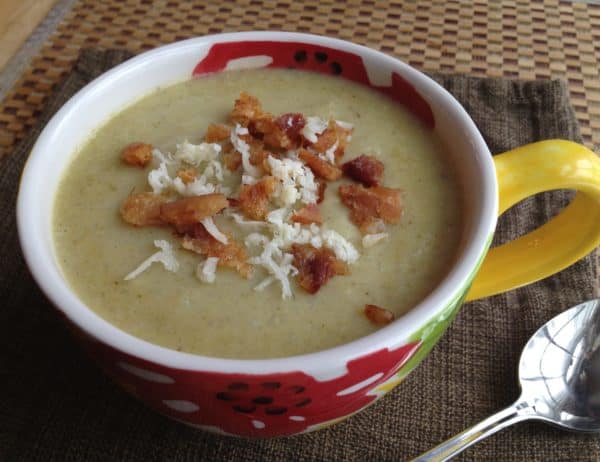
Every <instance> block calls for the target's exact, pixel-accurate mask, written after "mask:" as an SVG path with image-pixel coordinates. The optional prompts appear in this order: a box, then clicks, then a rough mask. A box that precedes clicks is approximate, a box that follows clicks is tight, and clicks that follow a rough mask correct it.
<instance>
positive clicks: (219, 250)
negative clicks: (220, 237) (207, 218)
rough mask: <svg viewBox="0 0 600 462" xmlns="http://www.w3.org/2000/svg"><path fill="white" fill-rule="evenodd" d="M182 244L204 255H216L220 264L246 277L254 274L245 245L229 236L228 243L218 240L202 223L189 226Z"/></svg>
mask: <svg viewBox="0 0 600 462" xmlns="http://www.w3.org/2000/svg"><path fill="white" fill-rule="evenodd" d="M181 246H182V247H183V248H184V249H186V250H191V251H192V252H195V253H197V254H199V255H202V256H204V257H207V258H209V257H216V258H218V259H219V263H218V265H219V266H224V267H227V268H231V269H234V270H236V271H237V272H238V273H239V274H240V275H242V276H243V277H245V278H246V279H248V278H250V277H251V276H252V270H253V268H252V265H250V263H248V255H247V254H246V250H245V249H244V247H243V246H242V245H241V244H240V243H239V242H237V241H236V240H235V239H233V238H232V237H231V236H227V244H223V243H222V242H219V241H217V240H216V239H215V238H214V237H212V236H211V235H210V234H209V233H208V231H206V228H204V226H202V224H200V223H195V224H194V225H193V226H191V227H189V228H188V230H187V233H186V234H185V235H184V236H183V237H182V239H181Z"/></svg>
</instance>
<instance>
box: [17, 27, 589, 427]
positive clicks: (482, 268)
mask: <svg viewBox="0 0 600 462" xmlns="http://www.w3.org/2000/svg"><path fill="white" fill-rule="evenodd" d="M260 67H273V68H277V67H279V68H297V69H304V70H310V71H314V72H318V73H324V74H328V75H336V76H338V77H339V78H346V79H350V80H352V81H354V82H358V83H360V84H362V85H366V86H368V87H371V88H373V89H376V90H377V91H380V92H383V93H384V94H386V95H387V96H388V97H389V98H392V99H393V100H395V101H396V102H397V103H398V104H401V105H403V106H405V107H406V108H407V109H408V110H409V111H410V112H412V113H413V114H414V115H415V116H416V117H417V118H418V119H419V120H420V121H421V123H422V124H424V126H425V127H427V128H428V129H429V130H431V131H432V132H434V133H436V134H437V136H439V137H440V138H441V140H442V141H443V142H444V143H445V145H446V146H448V148H449V149H448V155H450V156H451V157H452V161H453V163H454V164H455V165H456V167H457V172H458V176H459V178H460V183H461V184H462V185H463V189H464V191H463V192H464V194H463V196H464V219H463V233H462V240H461V243H460V248H459V251H458V255H457V257H456V259H455V262H454V264H453V266H452V267H451V268H450V269H449V271H448V272H447V274H446V276H445V277H444V279H443V280H442V281H441V282H440V283H439V284H438V285H437V286H436V287H435V289H434V290H432V291H431V292H430V293H429V295H427V296H426V297H425V298H424V299H423V300H421V302H420V303H418V304H417V305H416V306H414V307H413V308H412V309H411V310H410V311H409V312H407V313H406V314H404V315H403V316H401V317H399V318H398V319H396V320H395V321H394V322H393V323H391V324H389V325H387V326H385V327H383V328H381V329H380V330H378V331H377V332H375V333H373V334H370V335H368V336H365V337H363V338H360V339H358V340H355V341H352V342H350V343H346V344H344V345H341V346H338V347H335V348H331V349H328V350H324V351H319V352H316V353H311V354H305V355H300V356H293V357H285V358H276V359H256V360H236V359H222V358H215V357H206V356H200V355H194V354H188V353H184V352H179V351H174V350H171V349H168V348H164V347H161V346H158V345H155V344H152V343H149V342H147V341H144V340H141V339H139V338H137V337H134V336H132V335H130V334H128V333H126V332H124V331H122V330H120V329H119V328H117V327H115V326H113V325H111V324H109V323H108V322H107V321H105V320H104V319H102V318H101V317H100V316H98V315H97V314H95V313H94V311H92V310H91V309H90V308H88V307H87V306H86V305H85V304H84V303H83V302H82V301H81V300H80V298H78V296H77V294H76V293H75V292H74V291H73V290H72V289H71V288H70V287H69V284H68V282H67V281H66V279H65V277H64V275H63V273H62V271H61V268H60V264H59V261H58V258H57V256H56V252H55V248H54V244H53V238H52V210H53V202H54V198H55V195H56V191H57V187H58V185H59V180H60V178H61V175H62V173H63V172H64V170H65V169H66V168H67V166H68V165H69V162H70V161H71V159H72V157H73V155H75V153H76V152H77V149H78V147H79V146H81V145H82V144H83V143H84V142H85V141H86V139H88V138H89V136H90V134H91V133H93V131H94V130H95V129H96V128H98V127H99V126H100V125H101V124H102V123H103V122H105V121H106V120H107V119H109V118H110V117H111V116H112V115H114V114H115V113H117V112H119V111H120V110H122V109H124V108H125V107H127V106H128V105H130V104H132V103H133V102H135V101H137V100H139V99H140V98H142V97H143V96H145V95H147V94H148V93H150V92H152V91H153V90H155V89H157V88H159V87H162V86H166V85H169V84H172V83H176V82H179V81H184V80H186V79H191V78H194V77H196V76H200V75H203V74H212V73H218V72H226V71H234V70H238V69H247V68H260ZM89 108H94V110H89ZM57 147H60V149H57ZM557 188H571V189H576V190H578V192H577V195H576V197H575V199H574V200H573V201H572V203H571V204H570V205H569V206H568V207H567V208H565V209H564V210H563V211H562V212H561V213H560V214H559V215H558V216H557V217H555V218H554V219H553V220H551V221H550V222H549V223H547V224H545V225H544V226H542V227H541V228H539V229H537V230H535V231H533V232H531V233H529V234H526V235H524V236H522V237H520V238H519V239H517V240H515V241H512V242H509V243H506V244H504V245H502V246H500V247H497V248H494V249H492V250H490V251H489V252H488V249H489V247H490V244H491V241H492V237H493V233H494V229H495V226H496V220H497V216H498V214H499V213H502V212H503V211H504V210H506V209H507V208H508V207H510V206H511V205H512V204H514V203H516V202H518V201H519V200H521V199H523V198H525V197H527V196H529V195H532V194H535V193H538V192H540V191H544V190H549V189H557ZM17 218H18V227H19V236H20V240H21V246H22V249H23V253H24V256H25V258H26V261H27V263H28V265H29V268H30V270H31V272H32V273H33V276H34V278H35V279H36V281H37V283H38V284H39V286H40V287H41V288H42V290H43V291H44V292H45V294H46V295H47V296H48V297H49V299H50V300H51V301H52V302H53V303H54V305H55V306H56V308H57V311H58V312H59V313H60V314H61V315H63V317H64V318H65V320H66V321H67V324H68V325H69V326H70V327H71V329H72V331H73V332H74V333H75V335H76V338H77V339H78V340H80V343H81V344H82V346H83V347H84V348H85V349H86V350H87V351H88V352H89V354H90V355H91V356H92V357H93V358H94V359H95V360H96V361H97V362H98V363H99V364H100V365H101V367H102V368H103V369H104V370H105V371H106V372H107V373H108V374H109V375H110V376H111V377H112V378H113V379H114V380H115V381H116V382H117V383H119V384H120V385H122V386H123V387H124V388H125V389H126V390H127V391H128V392H129V393H131V394H132V395H134V396H135V397H137V398H138V399H139V400H141V401H142V402H144V403H145V404H147V405H149V406H151V407H152V408H154V409H155V410H157V411H159V412H161V413H163V414H166V415H168V416H170V417H172V418H174V419H177V420H179V421H181V422H184V423H186V424H189V425H193V426H196V427H198V428H202V429H206V430H210V431H214V432H219V433H224V434H229V435H236V436H252V437H272V436H281V435H293V434H298V433H303V432H307V431H312V430H315V429H319V428H322V427H324V426H327V425H329V424H331V423H334V422H337V421H339V420H340V419H342V418H344V417H348V416H350V415H351V414H353V413H355V412H357V411H359V410H360V409H362V408H364V407H366V406H367V405H369V404H370V403H372V402H374V401H375V400H376V399H378V398H380V397H381V396H383V395H384V394H386V393H387V392H388V391H390V390H391V389H392V388H393V387H395V386H396V385H398V384H399V383H400V382H402V380H403V379H404V377H406V375H407V374H408V373H409V372H410V371H411V370H413V368H414V367H415V366H417V365H418V364H419V362H420V361H421V360H422V359H423V358H424V357H425V356H426V355H427V354H428V352H429V351H430V350H431V348H432V347H433V346H434V344H435V343H436V342H437V341H438V339H439V338H440V337H441V335H442V334H443V332H444V331H445V329H446V328H447V327H448V325H449V323H450V322H451V320H452V318H453V317H454V315H455V314H456V312H457V310H458V309H459V307H460V306H461V304H462V302H463V301H464V300H465V299H475V298H480V297H484V296H487V295H492V294H495V293H500V292H503V291H506V290H509V289H512V288H515V287H518V286H521V285H524V284H527V283H530V282H532V281H535V280H538V279H540V278H543V277H546V276H548V275H550V274H553V273H555V272H557V271H559V270H561V269H562V268H564V267H566V266H568V265H570V264H571V263H573V262H575V261H576V260H578V259H579V258H581V257H583V256H584V255H585V254H587V253H588V252H590V251H591V250H593V249H594V248H595V247H596V246H597V245H598V243H599V242H600V227H599V226H598V223H600V162H599V161H598V159H597V157H596V155H595V154H594V153H592V152H591V151H589V150H588V149H586V148H585V147H583V146H581V145H578V144H575V143H571V142H569V141H561V140H550V141H543V142H539V143H536V144H533V145H529V146H524V147H520V148H518V149H515V150H514V151H511V152H508V153H504V154H501V155H498V156H496V157H495V158H492V156H491V154H490V152H489V150H488V148H487V146H486V144H485V142H484V140H483V138H482V136H481V135H480V133H479V132H478V130H477V128H476V126H475V124H474V123H473V121H472V120H471V119H470V118H469V116H468V114H467V113H466V112H465V111H464V109H463V108H462V107H461V105H460V104H459V103H458V102H457V101H456V100H455V99H454V98H453V97H452V96H451V95H450V94H449V93H448V92H447V91H445V90H444V89H443V88H442V87H440V86H439V85H438V84H437V83H435V82H434V81H433V80H431V79H430V78H428V77H427V76H425V75H424V74H422V73H420V72H418V71H417V70H415V69H413V68H411V67H410V66H408V65H406V64H404V63H403V62H401V61H399V60H397V59H395V58H392V57H390V56H387V55H385V54H383V53H380V52H378V51H374V50H371V49H369V48H365V47H363V46H359V45H356V44H352V43H348V42H344V41H341V40H336V39H331V38H326V37H320V36H314V35H307V34H296V33H284V32H248V33H232V34H219V35H212V36H206V37H200V38H195V39H190V40H186V41H182V42H179V43H174V44H172V45H168V46H164V47H161V48H158V49H155V50H153V51H149V52H147V53H144V54H141V55H139V56H137V57H135V58H133V59H131V60H129V61H127V62H125V63H123V64H121V65H119V66H117V67H116V68H114V69H112V70H110V71H109V72H107V73H105V74H104V75H102V76H100V77H99V78H97V79H96V80H94V81H93V82H92V83H90V84H89V85H87V86H86V87H85V88H84V89H82V90H81V91H80V92H79V93H77V94H76V95H75V96H73V97H72V98H71V99H70V101H69V102H67V104H65V105H64V107H63V108H62V109H61V110H60V111H58V113H57V114H56V115H55V116H54V117H53V118H52V120H51V121H50V122H49V123H48V125H47V126H46V127H45V129H44V131H43V132H42V134H41V135H40V137H39V139H38V140H37V142H36V144H35V146H34V148H33V150H32V152H31V155H30V158H29V160H28V162H27V165H26V167H25V170H24V172H23V177H22V181H21V187H20V191H19V197H18V204H17Z"/></svg>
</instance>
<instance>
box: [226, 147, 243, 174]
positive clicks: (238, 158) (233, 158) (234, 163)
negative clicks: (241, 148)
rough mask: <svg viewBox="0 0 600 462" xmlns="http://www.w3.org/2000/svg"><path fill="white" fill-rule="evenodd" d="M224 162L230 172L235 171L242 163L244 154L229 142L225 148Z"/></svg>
mask: <svg viewBox="0 0 600 462" xmlns="http://www.w3.org/2000/svg"><path fill="white" fill-rule="evenodd" d="M222 157H223V163H224V164H225V168H227V170H229V171H230V172H235V171H236V170H237V169H238V168H240V166H241V165H242V155H241V154H240V153H239V152H237V151H236V150H235V149H233V146H232V145H231V144H229V145H228V146H226V147H225V148H223V154H222Z"/></svg>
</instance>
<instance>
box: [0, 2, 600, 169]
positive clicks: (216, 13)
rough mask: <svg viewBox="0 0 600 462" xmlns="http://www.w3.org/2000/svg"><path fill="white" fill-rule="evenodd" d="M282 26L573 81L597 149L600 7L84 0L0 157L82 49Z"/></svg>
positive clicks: (40, 62) (0, 115)
mask: <svg viewBox="0 0 600 462" xmlns="http://www.w3.org/2000/svg"><path fill="white" fill-rule="evenodd" d="M259 29H260V30H264V29H268V30H288V31H299V32H310V33H315V34H323V35H329V36H333V37H338V38H342V39H346V40H351V41H354V42H357V43H360V44H364V45H367V46H370V47H373V48H376V49H379V50H382V51H384V52H386V53H389V54H391V55H393V56H397V57H399V58H401V59H403V60H404V61H406V62H408V63H410V64H412V65H414V66H416V67H418V68H421V69H426V70H428V71H431V72H436V71H441V72H446V73H465V74H471V75H478V76H490V77H508V78H520V79H549V78H562V79H564V80H566V81H567V82H568V86H569V91H570V97H571V102H572V104H573V107H574V108H575V113H576V115H577V120H578V122H579V125H580V127H581V135H582V137H583V140H584V142H585V143H586V144H587V145H588V146H589V147H591V148H592V149H595V150H596V151H599V150H600V77H599V69H600V45H599V44H600V5H598V4H588V3H579V2H564V1H563V2H560V1H558V0H545V1H543V2H542V1H515V0H506V1H487V0H474V1H461V0H432V1H428V2H409V1H399V0H395V1H387V0H385V1H383V0H349V1H347V2H338V1H335V0H304V1H302V0H236V1H226V2H192V1H186V0H168V1H167V0H157V1H149V0H141V1H123V0H105V1H101V2H99V1H96V0H81V1H79V2H77V3H76V4H75V6H74V7H73V9H72V10H71V12H70V13H68V14H67V15H66V16H65V18H64V19H63V21H62V22H61V23H60V25H59V26H58V28H57V29H56V31H55V33H54V34H53V35H52V36H51V37H50V38H49V39H48V41H47V43H46V45H45V46H44V47H43V48H42V49H41V51H40V53H39V54H38V56H37V57H36V58H35V59H33V61H32V63H31V65H30V66H29V68H28V69H27V70H26V71H25V72H24V74H23V76H22V77H21V78H20V79H19V80H18V81H17V83H16V85H15V87H14V89H13V90H12V91H11V92H10V93H9V94H8V96H7V98H6V99H5V100H4V102H3V103H2V104H1V105H0V157H2V156H4V155H6V154H8V153H9V152H10V151H11V150H12V149H13V148H14V146H15V144H16V143H17V142H19V141H20V140H21V139H22V138H23V136H24V135H25V133H26V132H27V130H29V129H30V128H31V127H32V126H33V125H34V124H35V122H36V121H37V119H38V118H39V115H40V110H41V108H42V107H43V105H44V102H45V100H46V99H47V98H48V96H49V94H50V90H51V89H52V88H54V87H55V86H56V85H57V83H58V82H60V81H61V80H62V79H64V78H65V76H66V74H67V73H68V72H69V70H70V69H71V66H72V65H73V62H74V61H75V59H76V58H77V55H78V53H79V50H80V49H81V47H84V46H97V47H104V48H115V47H123V48H125V47H126V48H128V49H130V50H132V51H133V52H136V53H137V52H140V51H143V50H148V49H150V48H153V47H156V46H158V45H162V44H165V43H170V42H173V41H175V40H181V39H185V38H189V37H194V36H198V35H204V34H209V33H211V34H212V33H217V32H232V31H241V30H259Z"/></svg>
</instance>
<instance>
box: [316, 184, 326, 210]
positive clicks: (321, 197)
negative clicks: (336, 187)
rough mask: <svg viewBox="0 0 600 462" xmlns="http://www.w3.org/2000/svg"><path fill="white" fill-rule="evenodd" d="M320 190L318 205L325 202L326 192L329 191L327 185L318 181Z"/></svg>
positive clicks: (318, 192)
mask: <svg viewBox="0 0 600 462" xmlns="http://www.w3.org/2000/svg"><path fill="white" fill-rule="evenodd" d="M317 184H318V185H319V190H318V191H317V204H320V203H321V202H323V201H324V200H325V191H326V190H327V183H326V182H325V181H323V180H317Z"/></svg>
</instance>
